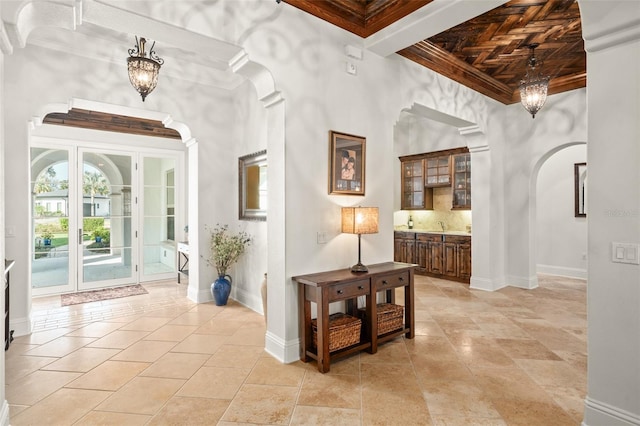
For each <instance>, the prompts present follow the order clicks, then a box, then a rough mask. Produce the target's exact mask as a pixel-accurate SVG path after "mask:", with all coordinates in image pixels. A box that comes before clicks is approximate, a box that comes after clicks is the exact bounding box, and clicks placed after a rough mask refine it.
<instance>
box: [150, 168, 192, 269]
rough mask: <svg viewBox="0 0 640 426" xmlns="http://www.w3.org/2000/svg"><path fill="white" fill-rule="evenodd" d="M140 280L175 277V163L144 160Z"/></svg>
mask: <svg viewBox="0 0 640 426" xmlns="http://www.w3.org/2000/svg"><path fill="white" fill-rule="evenodd" d="M142 169H143V179H144V181H143V187H144V195H143V199H142V205H143V218H142V222H143V223H142V228H143V231H142V233H143V251H144V256H143V257H144V258H143V266H142V274H143V278H142V280H143V281H145V280H152V279H164V278H173V277H175V274H176V258H177V254H176V235H182V234H181V233H180V232H178V231H177V230H176V227H175V223H176V221H175V218H176V160H175V159H174V158H158V157H144V159H143V160H142Z"/></svg>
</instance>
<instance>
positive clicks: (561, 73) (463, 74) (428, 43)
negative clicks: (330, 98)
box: [283, 0, 587, 104]
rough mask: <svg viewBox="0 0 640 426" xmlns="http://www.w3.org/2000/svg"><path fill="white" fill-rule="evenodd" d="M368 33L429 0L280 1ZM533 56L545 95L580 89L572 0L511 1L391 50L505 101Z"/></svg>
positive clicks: (582, 66)
mask: <svg viewBox="0 0 640 426" xmlns="http://www.w3.org/2000/svg"><path fill="white" fill-rule="evenodd" d="M283 1H285V2H286V3H288V4H290V5H292V6H295V7H297V8H300V9H302V10H304V11H305V12H308V13H311V14H313V15H315V16H317V17H319V18H321V19H323V20H325V21H328V22H330V23H332V24H334V25H337V26H339V27H341V28H343V29H345V30H347V31H350V32H352V33H354V34H357V35H359V36H361V37H367V36H369V35H371V34H373V33H375V32H376V31H379V30H380V29H382V28H384V27H386V26H388V25H390V24H392V23H393V22H395V21H397V20H398V19H401V18H402V17H404V16H406V15H408V14H410V13H411V12H413V11H415V10H417V9H418V8H419V7H422V6H424V5H426V4H428V3H430V1H431V0H419V1H411V0H404V1H402V0H335V1H329V0H316V1H303V0H283ZM532 43H538V44H539V45H540V46H539V47H538V48H537V49H536V58H537V59H538V60H540V61H541V62H542V65H541V70H542V72H543V74H545V75H549V76H550V77H551V79H550V83H549V94H554V93H561V92H565V91H568V90H573V89H578V88H581V87H586V84H587V72H586V54H585V51H584V41H583V39H582V25H581V20H580V11H579V8H578V4H577V2H576V1H575V0H512V1H510V2H508V3H505V4H504V5H502V6H500V7H497V8H495V9H493V10H491V11H489V12H487V13H485V14H483V15H480V16H477V17H475V18H473V19H471V20H469V21H467V22H464V23H462V24H459V25H457V26H455V27H453V28H450V29H448V30H446V31H443V32H441V33H440V34H437V35H435V36H433V37H430V38H428V39H425V40H422V41H420V42H418V43H416V44H414V45H412V46H407V47H406V48H404V49H402V50H400V51H399V52H397V53H398V54H399V55H402V56H404V57H406V58H408V59H410V60H412V61H415V62H417V63H419V64H421V65H423V66H425V67H427V68H429V69H432V70H433V71H436V72H438V73H440V74H442V75H444V76H447V77H449V78H451V79H452V80H455V81H457V82H458V83H460V84H463V85H465V86H467V87H470V88H471V89H474V90H476V91H478V92H480V93H482V94H484V95H486V96H489V97H491V98H493V99H495V100H497V101H499V102H502V103H504V104H512V103H516V102H519V101H520V92H519V84H520V80H521V79H522V78H523V77H524V75H525V73H526V68H527V61H528V58H529V56H530V49H529V48H528V45H530V44H532Z"/></svg>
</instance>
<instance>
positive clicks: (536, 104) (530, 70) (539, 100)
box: [520, 43, 549, 118]
mask: <svg viewBox="0 0 640 426" xmlns="http://www.w3.org/2000/svg"><path fill="white" fill-rule="evenodd" d="M538 46H539V44H538V43H532V44H530V45H528V46H527V47H529V49H531V56H530V57H529V60H528V61H527V73H526V75H525V77H524V79H523V80H520V102H522V105H523V106H524V108H525V109H526V110H527V111H529V113H531V116H532V117H533V118H536V113H537V112H538V111H540V109H541V108H542V106H543V105H544V103H545V101H546V100H547V90H548V88H549V76H546V77H543V76H541V75H540V66H541V65H542V64H541V63H540V62H539V61H538V60H537V59H536V55H535V49H536V47H538Z"/></svg>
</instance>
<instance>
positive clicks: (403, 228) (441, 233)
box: [394, 226, 471, 237]
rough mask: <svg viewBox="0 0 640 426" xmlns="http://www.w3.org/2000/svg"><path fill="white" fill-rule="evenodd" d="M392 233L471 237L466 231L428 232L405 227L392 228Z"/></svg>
mask: <svg viewBox="0 0 640 426" xmlns="http://www.w3.org/2000/svg"><path fill="white" fill-rule="evenodd" d="M394 231H399V232H415V233H419V234H437V235H463V236H468V237H470V236H471V233H469V232H466V231H429V230H427V229H415V228H414V229H409V228H407V227H406V226H404V227H400V228H394Z"/></svg>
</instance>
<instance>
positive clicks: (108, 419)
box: [74, 411, 151, 426]
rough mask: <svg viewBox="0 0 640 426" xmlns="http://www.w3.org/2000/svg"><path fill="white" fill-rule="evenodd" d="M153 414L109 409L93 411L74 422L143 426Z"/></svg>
mask: <svg viewBox="0 0 640 426" xmlns="http://www.w3.org/2000/svg"><path fill="white" fill-rule="evenodd" d="M150 419H151V416H145V415H142V414H127V413H111V412H109V411H91V412H89V413H88V414H87V415H86V416H84V417H83V418H81V419H80V420H78V422H77V423H74V426H95V425H101V426H124V425H126V426H143V425H146V424H147V422H148V421H149V420H150Z"/></svg>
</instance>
